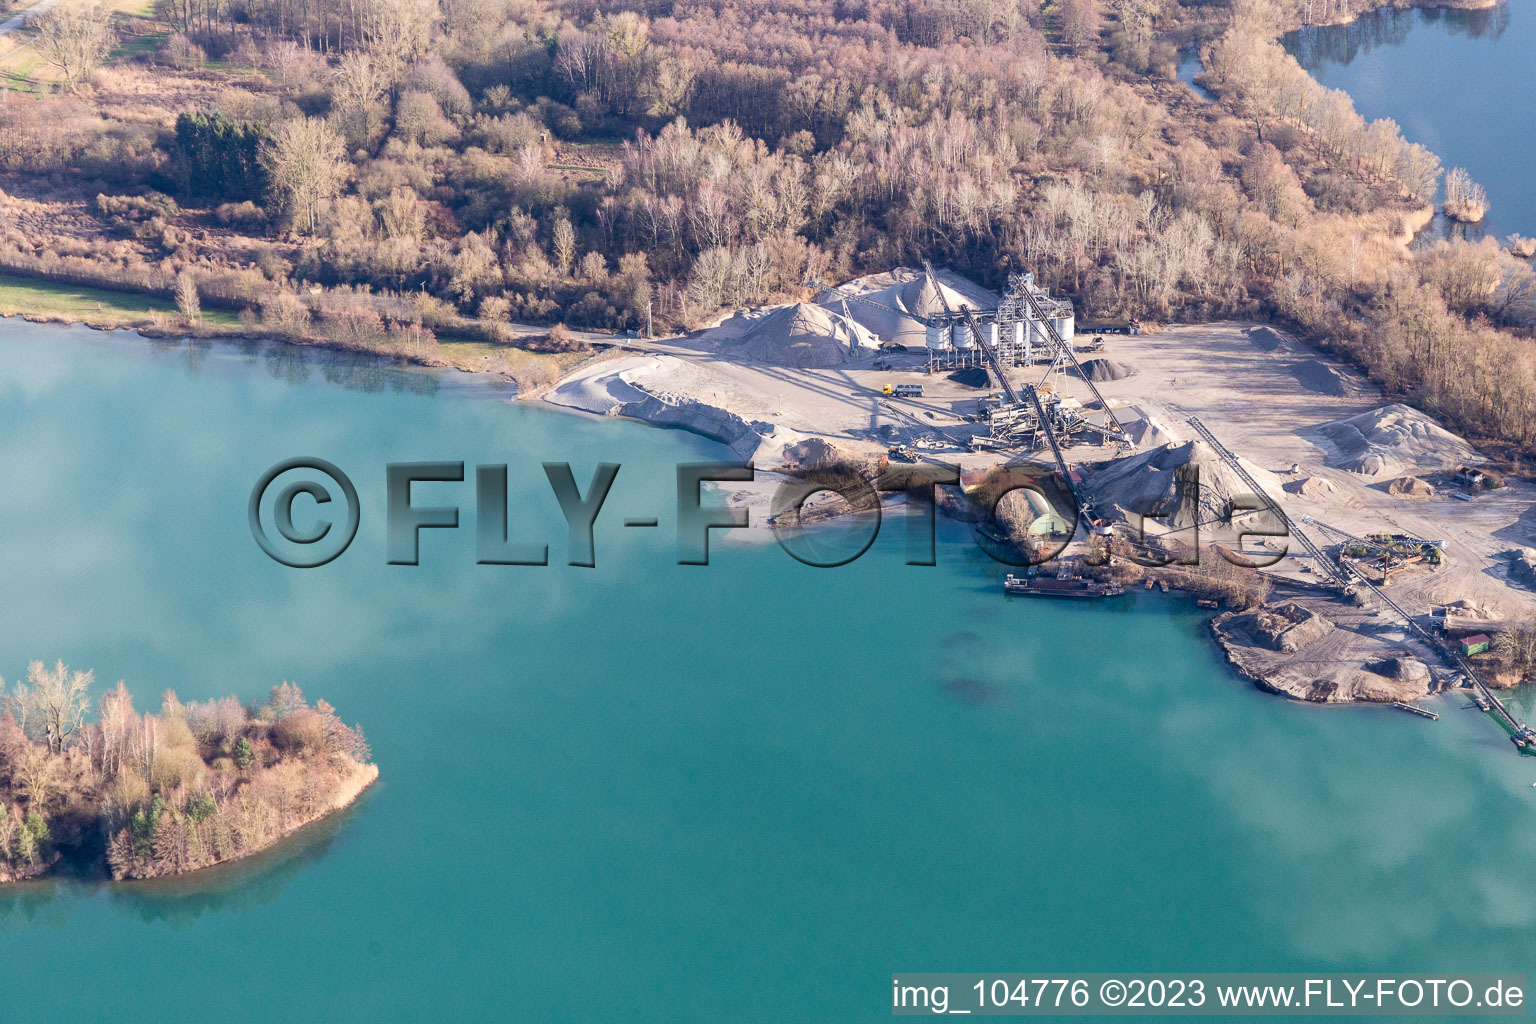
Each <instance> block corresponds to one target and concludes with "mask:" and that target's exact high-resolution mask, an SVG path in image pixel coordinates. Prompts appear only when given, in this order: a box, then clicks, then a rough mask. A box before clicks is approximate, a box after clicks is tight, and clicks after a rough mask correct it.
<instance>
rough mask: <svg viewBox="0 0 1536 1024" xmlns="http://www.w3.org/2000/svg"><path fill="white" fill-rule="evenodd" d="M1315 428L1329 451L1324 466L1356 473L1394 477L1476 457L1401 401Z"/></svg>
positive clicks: (1464, 444) (1451, 434) (1461, 442)
mask: <svg viewBox="0 0 1536 1024" xmlns="http://www.w3.org/2000/svg"><path fill="white" fill-rule="evenodd" d="M1317 429H1318V433H1320V434H1321V435H1322V436H1323V437H1324V438H1325V439H1326V440H1327V441H1328V442H1329V443H1330V445H1331V446H1332V447H1333V449H1334V451H1335V454H1334V455H1333V457H1332V458H1330V459H1328V465H1330V466H1335V467H1337V468H1339V469H1347V470H1349V471H1350V472H1351V473H1359V474H1361V475H1362V476H1372V477H1378V476H1388V475H1393V476H1396V475H1403V474H1405V473H1406V472H1409V471H1412V470H1415V469H1442V468H1444V467H1446V466H1454V465H1458V464H1460V463H1464V462H1473V461H1481V460H1480V459H1479V458H1478V455H1477V453H1476V452H1474V451H1473V450H1472V446H1471V445H1469V444H1467V442H1466V441H1464V440H1462V439H1461V438H1459V437H1457V436H1456V435H1455V434H1453V433H1451V432H1450V431H1449V430H1446V429H1445V428H1444V427H1442V426H1440V424H1438V423H1436V422H1435V421H1434V420H1432V419H1430V418H1429V417H1428V416H1426V415H1424V414H1423V413H1422V412H1419V411H1418V410H1417V409H1413V408H1410V407H1409V406H1406V405H1402V404H1397V405H1384V406H1382V407H1381V408H1380V409H1372V410H1371V411H1370V412H1363V413H1361V414H1360V415H1358V416H1351V417H1349V418H1348V419H1343V420H1334V421H1333V422H1332V423H1324V424H1323V425H1322V426H1320V427H1318V428H1317Z"/></svg>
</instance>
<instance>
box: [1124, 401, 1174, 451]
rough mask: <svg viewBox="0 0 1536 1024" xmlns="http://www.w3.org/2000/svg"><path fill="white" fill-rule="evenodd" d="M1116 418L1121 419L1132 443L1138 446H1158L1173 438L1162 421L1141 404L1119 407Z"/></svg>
mask: <svg viewBox="0 0 1536 1024" xmlns="http://www.w3.org/2000/svg"><path fill="white" fill-rule="evenodd" d="M1115 418H1116V419H1118V420H1119V421H1120V425H1121V426H1123V427H1124V428H1125V432H1126V434H1127V436H1129V437H1130V439H1131V443H1132V444H1134V445H1135V446H1136V447H1137V448H1156V447H1157V446H1159V445H1165V444H1168V443H1169V442H1170V441H1172V440H1173V435H1171V434H1170V433H1169V432H1168V429H1167V428H1166V427H1164V426H1163V424H1162V421H1161V420H1159V419H1158V418H1157V417H1155V416H1153V415H1152V414H1151V413H1149V412H1147V411H1146V410H1145V409H1143V408H1141V407H1140V406H1134V405H1133V406H1131V407H1129V408H1126V409H1117V410H1115Z"/></svg>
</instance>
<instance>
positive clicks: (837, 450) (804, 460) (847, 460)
mask: <svg viewBox="0 0 1536 1024" xmlns="http://www.w3.org/2000/svg"><path fill="white" fill-rule="evenodd" d="M784 460H785V461H786V462H792V463H794V464H795V465H796V466H799V467H800V468H801V469H805V470H812V471H814V470H821V469H838V468H840V467H843V466H861V465H863V464H864V463H865V462H867V461H868V460H867V459H866V458H865V457H864V456H863V455H862V454H861V453H860V452H857V451H855V450H854V449H852V448H850V447H848V446H846V445H840V444H836V443H834V442H832V441H828V440H826V439H825V438H821V437H811V438H807V439H806V440H804V441H801V442H799V443H797V444H792V445H788V446H786V447H785V449H784Z"/></svg>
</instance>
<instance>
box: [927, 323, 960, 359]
mask: <svg viewBox="0 0 1536 1024" xmlns="http://www.w3.org/2000/svg"><path fill="white" fill-rule="evenodd" d="M953 345H954V338H953V329H952V328H951V327H950V326H949V325H948V324H944V325H942V326H941V325H939V324H929V325H928V351H930V352H945V351H948V350H949V349H950V348H952V347H953Z"/></svg>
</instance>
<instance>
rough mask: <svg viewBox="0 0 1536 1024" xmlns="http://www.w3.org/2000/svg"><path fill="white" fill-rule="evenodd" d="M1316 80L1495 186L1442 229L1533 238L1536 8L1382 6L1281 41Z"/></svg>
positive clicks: (1514, 0) (1513, 0) (1513, 4)
mask: <svg viewBox="0 0 1536 1024" xmlns="http://www.w3.org/2000/svg"><path fill="white" fill-rule="evenodd" d="M1283 42H1284V43H1285V47H1286V49H1287V50H1288V51H1290V53H1291V54H1292V55H1294V56H1295V57H1296V59H1297V60H1298V61H1299V62H1300V63H1301V65H1302V67H1304V68H1306V69H1307V70H1308V71H1310V72H1311V73H1312V75H1313V77H1315V78H1317V80H1318V81H1320V82H1322V83H1323V84H1324V85H1327V86H1329V87H1331V88H1335V89H1343V90H1344V91H1345V92H1347V93H1349V95H1350V96H1351V98H1353V99H1354V101H1355V108H1356V109H1357V110H1359V111H1360V113H1361V114H1363V115H1364V116H1366V117H1367V118H1373V119H1374V118H1378V117H1390V118H1392V119H1394V120H1395V121H1397V123H1398V124H1399V125H1400V126H1401V127H1402V130H1403V134H1404V136H1406V137H1407V138H1409V139H1411V140H1412V141H1414V142H1419V143H1422V144H1424V145H1426V146H1428V147H1429V148H1430V149H1431V150H1433V151H1434V152H1435V153H1436V154H1438V155H1439V157H1440V159H1441V161H1442V162H1443V163H1444V165H1445V167H1446V169H1447V170H1449V169H1450V168H1452V167H1457V166H1460V167H1465V168H1466V169H1467V171H1468V173H1470V174H1471V175H1472V177H1473V179H1474V180H1475V181H1477V182H1478V183H1480V184H1481V185H1482V186H1483V187H1484V188H1485V189H1487V191H1488V199H1489V203H1490V209H1489V213H1488V217H1487V218H1486V219H1485V220H1484V221H1482V222H1481V223H1480V224H1476V225H1451V224H1447V223H1446V222H1445V221H1443V219H1442V220H1437V225H1436V226H1437V229H1438V230H1439V231H1441V232H1450V231H1455V232H1459V233H1461V234H1463V235H1466V236H1467V237H1471V238H1478V237H1481V236H1482V235H1483V234H1492V235H1494V236H1496V237H1498V238H1503V237H1504V236H1506V235H1509V234H1512V233H1518V234H1523V235H1536V194H1533V193H1532V190H1531V187H1530V170H1531V166H1532V164H1533V163H1536V127H1533V124H1536V122H1533V121H1532V119H1531V116H1530V108H1531V103H1532V101H1533V100H1536V60H1533V59H1532V54H1533V53H1536V11H1533V10H1532V9H1531V6H1530V4H1528V3H1525V2H1522V0H1510V2H1507V3H1504V4H1501V5H1500V6H1498V7H1496V8H1492V9H1489V10H1482V11H1456V10H1441V9H1436V8H1410V9H1405V10H1394V9H1383V10H1379V11H1375V12H1373V13H1370V14H1366V15H1363V16H1361V17H1360V19H1359V20H1357V21H1355V22H1353V23H1351V24H1349V25H1332V26H1328V27H1325V28H1308V29H1304V30H1302V31H1300V32H1293V33H1291V34H1289V35H1287V36H1286V37H1285V39H1284V40H1283Z"/></svg>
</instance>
